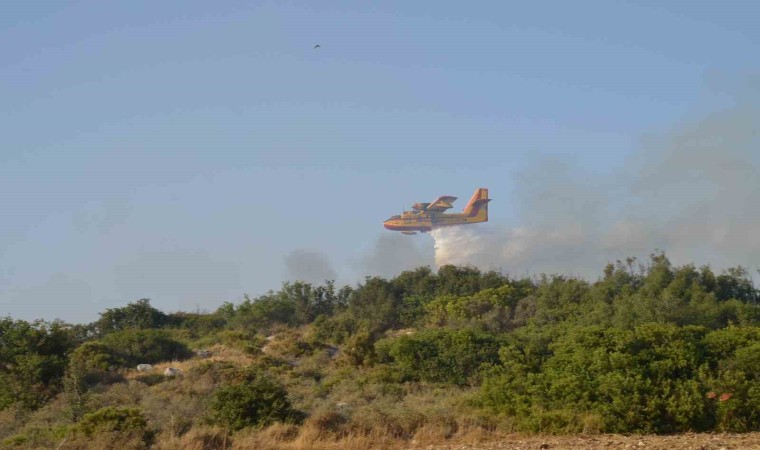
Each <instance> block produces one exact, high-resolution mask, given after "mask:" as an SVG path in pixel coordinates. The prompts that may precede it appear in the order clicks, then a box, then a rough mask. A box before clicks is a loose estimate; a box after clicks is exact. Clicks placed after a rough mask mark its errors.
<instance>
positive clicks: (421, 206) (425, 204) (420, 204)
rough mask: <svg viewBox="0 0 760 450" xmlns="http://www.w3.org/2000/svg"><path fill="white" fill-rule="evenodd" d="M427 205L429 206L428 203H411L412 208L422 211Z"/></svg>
mask: <svg viewBox="0 0 760 450" xmlns="http://www.w3.org/2000/svg"><path fill="white" fill-rule="evenodd" d="M428 206H430V203H415V204H413V205H412V209H413V210H415V211H424V210H425V209H427V207H428Z"/></svg>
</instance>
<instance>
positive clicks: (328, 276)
mask: <svg viewBox="0 0 760 450" xmlns="http://www.w3.org/2000/svg"><path fill="white" fill-rule="evenodd" d="M285 268H286V270H287V272H288V274H289V278H291V279H295V280H300V281H305V282H307V283H322V282H324V281H326V280H335V279H336V278H337V274H336V272H335V269H333V267H332V264H330V260H329V259H328V258H327V255H325V254H324V253H321V252H317V251H312V250H303V249H298V250H293V251H292V252H290V253H289V254H288V255H286V256H285Z"/></svg>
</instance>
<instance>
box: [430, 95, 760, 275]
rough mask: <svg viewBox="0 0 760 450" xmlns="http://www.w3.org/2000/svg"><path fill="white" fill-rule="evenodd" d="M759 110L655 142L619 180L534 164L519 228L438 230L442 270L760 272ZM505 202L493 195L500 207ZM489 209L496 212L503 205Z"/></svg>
mask: <svg viewBox="0 0 760 450" xmlns="http://www.w3.org/2000/svg"><path fill="white" fill-rule="evenodd" d="M753 94H754V95H753ZM757 100H758V96H757V95H756V92H753V93H750V95H747V96H745V97H744V99H743V100H742V101H741V102H740V104H739V105H738V106H736V107H735V108H732V109H727V110H724V111H721V112H718V113H715V114H712V115H710V116H708V117H706V118H704V119H702V120H699V121H695V122H693V123H690V124H686V125H683V126H679V127H678V128H676V129H674V130H672V131H670V132H668V133H664V134H662V135H660V136H656V137H654V138H650V139H648V140H647V141H646V142H645V143H644V145H642V147H641V148H640V149H639V151H637V152H635V154H633V155H632V157H631V158H630V160H629V161H628V163H627V164H626V166H625V168H623V169H622V170H620V171H619V172H616V173H608V174H598V173H588V172H584V171H583V170H582V169H581V168H578V167H574V166H573V165H571V164H568V163H566V162H562V161H556V160H551V161H541V162H538V163H536V164H535V167H534V168H533V169H531V170H528V171H525V172H524V173H522V174H521V176H520V177H519V183H518V186H519V188H518V189H517V191H516V192H515V193H514V194H515V197H513V198H516V200H517V205H518V211H517V212H518V214H517V215H516V216H517V217H519V218H520V222H521V223H520V225H519V226H512V227H510V226H506V225H501V226H500V225H497V224H493V223H491V224H482V225H473V226H464V227H449V228H442V229H438V230H434V231H433V232H432V233H431V235H432V236H433V238H434V239H435V261H436V265H438V266H441V265H443V264H456V265H473V266H477V267H480V268H483V269H497V270H501V271H503V272H506V273H509V274H511V275H526V274H527V275H535V274H539V273H563V274H569V275H577V276H582V277H586V278H595V277H597V276H598V275H599V274H601V272H602V269H603V267H604V265H605V264H606V263H607V262H610V261H613V262H614V261H615V260H623V259H625V258H626V257H629V256H635V257H638V258H640V259H641V258H644V259H645V258H646V257H648V255H649V254H650V253H652V252H654V251H656V250H663V251H665V253H666V254H667V255H668V257H669V258H670V259H671V260H672V261H673V262H674V263H676V264H687V263H692V262H693V263H696V264H700V265H701V264H711V265H712V266H713V267H714V268H725V267H729V266H735V265H743V266H745V267H747V268H749V269H750V270H751V271H754V270H756V269H757V268H758V267H760V207H758V205H760V102H758V101H757ZM498 192H499V189H498V187H497V186H494V187H493V188H492V189H491V195H492V196H493V197H494V198H495V197H497V193H498ZM495 194H496V195H495ZM490 207H491V208H494V207H498V199H496V200H494V202H492V203H491V204H490Z"/></svg>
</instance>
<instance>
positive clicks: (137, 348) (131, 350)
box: [100, 330, 193, 367]
mask: <svg viewBox="0 0 760 450" xmlns="http://www.w3.org/2000/svg"><path fill="white" fill-rule="evenodd" d="M100 342H101V343H102V344H103V345H104V346H105V348H106V349H108V351H109V352H110V355H112V357H113V358H114V360H115V361H116V363H117V364H118V365H120V366H123V367H133V366H136V365H137V364H155V363H158V362H161V361H172V360H183V359H187V358H190V357H192V356H193V352H192V351H190V349H189V348H187V346H186V345H185V344H183V343H181V342H179V341H176V340H174V339H172V338H171V337H170V336H169V335H168V334H167V333H166V332H164V331H158V330H125V331H119V332H116V333H111V334H109V335H108V336H106V337H105V338H103V339H102V340H101V341H100Z"/></svg>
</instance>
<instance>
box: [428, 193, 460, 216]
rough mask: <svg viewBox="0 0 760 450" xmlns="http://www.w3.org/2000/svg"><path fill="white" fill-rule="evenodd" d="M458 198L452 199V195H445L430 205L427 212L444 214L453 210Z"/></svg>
mask: <svg viewBox="0 0 760 450" xmlns="http://www.w3.org/2000/svg"><path fill="white" fill-rule="evenodd" d="M456 199H457V198H456V197H452V196H450V195H443V196H441V197H438V198H437V199H435V201H434V202H432V203H431V204H429V205H428V207H427V208H426V210H427V211H438V212H443V211H446V210H447V209H449V208H452V207H453V205H452V203H454V200H456Z"/></svg>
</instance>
